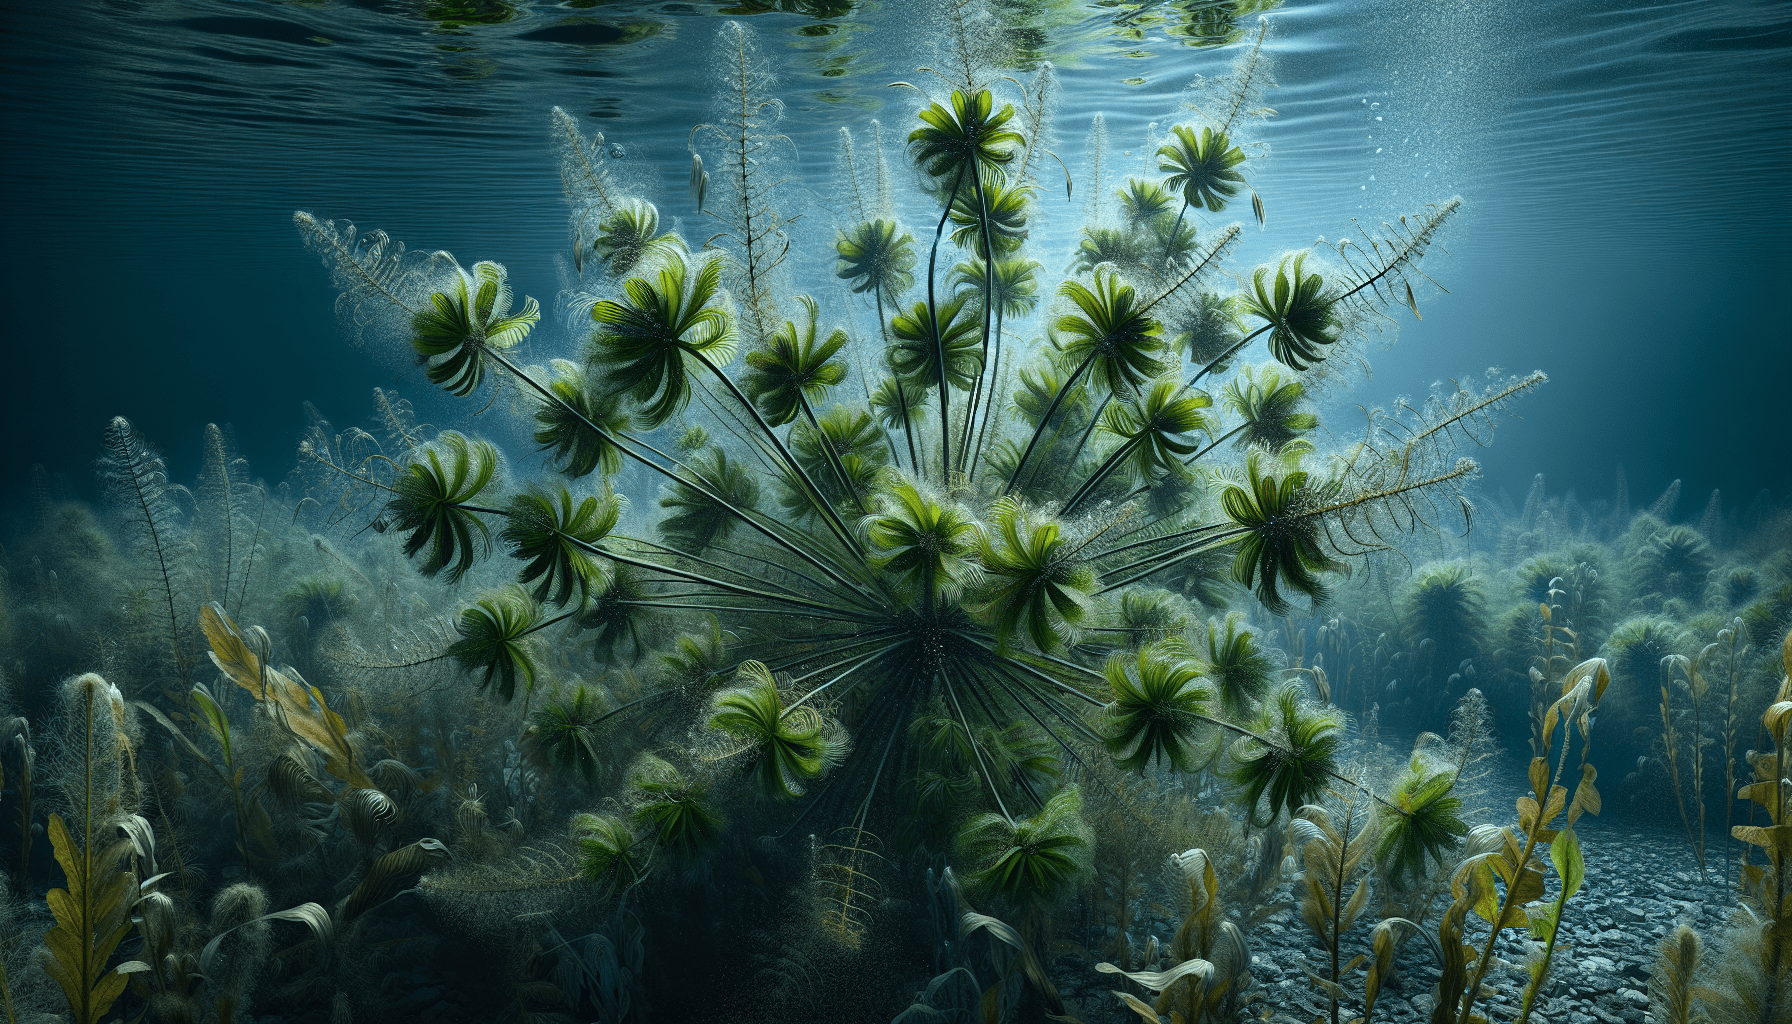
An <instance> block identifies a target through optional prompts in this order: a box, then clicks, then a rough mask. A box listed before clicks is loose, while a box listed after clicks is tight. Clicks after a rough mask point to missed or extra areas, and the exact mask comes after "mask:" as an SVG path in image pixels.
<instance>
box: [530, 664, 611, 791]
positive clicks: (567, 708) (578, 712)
mask: <svg viewBox="0 0 1792 1024" xmlns="http://www.w3.org/2000/svg"><path fill="white" fill-rule="evenodd" d="M604 710H605V708H604V701H603V699H602V698H601V697H600V696H599V695H598V692H597V691H596V690H593V689H592V688H591V687H589V686H586V685H585V684H584V683H579V684H578V685H577V686H574V687H573V688H572V691H571V692H570V693H561V694H557V695H555V696H553V697H549V698H548V699H547V701H545V702H544V703H543V704H542V706H541V707H540V708H539V709H537V710H536V712H535V713H534V715H533V716H531V718H530V721H529V728H528V730H527V731H526V732H525V733H524V734H523V742H524V744H525V745H526V746H527V747H528V748H529V751H530V753H531V754H533V755H534V756H535V757H536V758H537V759H539V760H540V761H541V763H542V764H544V765H546V766H547V767H549V768H551V769H553V770H555V771H558V772H565V773H569V774H572V775H575V776H577V777H578V778H580V779H583V780H584V782H585V784H586V785H592V784H594V783H595V782H596V781H597V774H598V772H599V770H601V769H602V768H603V766H604V764H605V762H606V760H607V758H606V757H605V756H604V751H603V741H602V739H601V738H600V737H599V736H598V733H597V730H596V729H595V728H594V727H595V726H596V724H597V722H598V720H599V719H600V718H601V717H602V715H603V713H604Z"/></svg>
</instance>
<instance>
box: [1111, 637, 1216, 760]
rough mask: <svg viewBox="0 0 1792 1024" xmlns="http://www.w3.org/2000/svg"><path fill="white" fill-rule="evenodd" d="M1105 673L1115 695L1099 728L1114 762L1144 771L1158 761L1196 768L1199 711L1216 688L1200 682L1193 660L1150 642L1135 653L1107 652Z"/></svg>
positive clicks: (1200, 724)
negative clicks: (1109, 653)
mask: <svg viewBox="0 0 1792 1024" xmlns="http://www.w3.org/2000/svg"><path fill="white" fill-rule="evenodd" d="M1129 660H1131V661H1133V665H1131V666H1129V665H1128V664H1127V663H1128V661H1129ZM1129 668H1130V671H1129ZM1105 674H1106V675H1107V679H1108V687H1109V689H1110V690H1112V692H1113V695H1114V699H1113V701H1112V702H1111V703H1109V704H1108V706H1107V708H1106V709H1105V710H1104V713H1103V716H1102V724H1101V734H1102V739H1103V740H1104V741H1105V742H1106V744H1107V748H1108V753H1109V754H1111V755H1113V757H1114V763H1115V764H1116V765H1118V766H1119V767H1120V769H1121V770H1122V771H1129V772H1140V773H1143V772H1144V771H1145V769H1146V768H1147V767H1149V766H1150V765H1151V764H1152V762H1154V761H1155V762H1167V763H1168V764H1169V765H1170V766H1171V767H1172V768H1174V769H1175V770H1177V771H1180V772H1192V771H1195V770H1197V769H1198V768H1199V766H1200V762H1201V760H1202V758H1201V756H1200V751H1199V749H1198V747H1199V743H1200V732H1201V729H1202V724H1203V723H1202V719H1201V717H1200V716H1201V715H1202V714H1203V713H1204V712H1205V710H1206V708H1207V702H1208V700H1209V699H1210V697H1211V696H1212V693H1211V691H1210V690H1209V689H1208V688H1207V687H1206V686H1204V685H1201V684H1200V683H1199V682H1198V680H1199V679H1200V669H1199V668H1198V667H1197V666H1196V665H1195V663H1194V662H1192V661H1188V660H1185V659H1183V658H1178V657H1175V656H1173V654H1172V653H1170V652H1167V651H1163V650H1157V649H1153V648H1151V647H1147V648H1145V649H1143V650H1141V651H1139V653H1138V655H1137V657H1136V659H1128V658H1127V657H1125V656H1123V655H1115V656H1114V657H1112V658H1109V659H1108V664H1107V669H1106V673H1105ZM1135 677H1136V678H1135Z"/></svg>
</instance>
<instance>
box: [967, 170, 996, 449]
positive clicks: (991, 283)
mask: <svg viewBox="0 0 1792 1024" xmlns="http://www.w3.org/2000/svg"><path fill="white" fill-rule="evenodd" d="M976 186H977V220H978V225H979V226H980V227H981V228H982V230H983V348H982V352H981V355H980V358H979V360H978V363H977V380H976V383H975V385H974V386H973V387H972V388H971V397H970V399H969V408H968V409H967V410H966V411H965V414H964V443H963V444H962V445H960V446H959V448H960V450H959V453H958V466H959V468H960V469H961V470H966V471H968V470H969V467H970V461H971V460H970V455H969V453H970V449H971V447H972V446H971V429H972V427H973V425H974V424H975V423H976V421H977V407H978V406H979V405H981V404H982V402H983V374H984V371H985V370H987V369H989V326H990V317H991V316H992V315H993V314H994V310H993V309H991V305H992V304H993V302H994V299H995V292H996V289H995V272H996V247H995V242H994V241H993V240H992V239H991V237H990V233H989V196H988V194H987V193H986V192H984V191H983V174H982V173H981V168H979V173H978V174H977V177H976Z"/></svg>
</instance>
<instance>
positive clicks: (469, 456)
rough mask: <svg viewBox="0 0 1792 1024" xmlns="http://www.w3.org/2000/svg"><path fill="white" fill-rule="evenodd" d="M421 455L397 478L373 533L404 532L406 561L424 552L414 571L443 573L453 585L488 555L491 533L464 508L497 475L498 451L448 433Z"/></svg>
mask: <svg viewBox="0 0 1792 1024" xmlns="http://www.w3.org/2000/svg"><path fill="white" fill-rule="evenodd" d="M422 456H423V457H422V459H421V460H420V461H416V462H412V463H411V464H410V465H409V466H407V467H405V470H404V471H403V472H402V473H400V474H398V479H397V480H395V481H394V482H393V484H392V497H391V499H390V500H389V501H387V503H386V507H385V510H384V511H383V512H382V513H381V515H380V518H379V519H378V520H377V521H375V523H374V528H375V529H376V530H379V531H380V532H385V531H386V530H390V529H397V530H401V531H403V532H404V533H405V534H407V536H406V538H405V543H404V553H405V555H406V557H414V556H415V555H416V554H417V553H418V552H419V551H424V550H425V549H427V551H428V554H427V555H425V557H424V559H423V564H422V565H420V566H418V567H417V568H418V571H419V572H421V573H422V574H423V575H425V576H434V575H436V574H438V573H445V574H446V575H445V578H446V579H447V581H448V582H450V583H453V582H456V581H458V580H459V579H460V578H461V577H462V576H464V575H466V572H467V570H469V569H471V568H472V567H473V563H474V562H476V561H478V560H479V559H480V558H483V557H484V556H485V555H486V553H487V552H489V551H490V550H491V531H490V530H489V529H488V528H487V527H486V525H485V523H484V521H482V520H481V519H480V518H479V515H478V513H476V512H474V511H472V510H470V509H468V508H465V507H464V506H465V505H467V504H468V503H470V502H471V501H473V499H475V498H477V497H478V496H479V493H480V492H481V491H483V490H485V487H486V485H487V484H489V483H491V481H492V477H493V476H494V475H495V474H496V473H497V471H498V449H497V448H495V447H493V445H492V444H491V442H489V441H474V440H469V439H468V438H467V437H466V436H465V435H463V434H460V433H457V432H455V431H452V430H449V431H444V432H443V433H442V434H441V436H440V437H438V438H436V440H435V442H434V443H433V444H431V445H429V446H428V447H425V448H423V449H422ZM443 456H446V457H447V459H446V462H444V459H443Z"/></svg>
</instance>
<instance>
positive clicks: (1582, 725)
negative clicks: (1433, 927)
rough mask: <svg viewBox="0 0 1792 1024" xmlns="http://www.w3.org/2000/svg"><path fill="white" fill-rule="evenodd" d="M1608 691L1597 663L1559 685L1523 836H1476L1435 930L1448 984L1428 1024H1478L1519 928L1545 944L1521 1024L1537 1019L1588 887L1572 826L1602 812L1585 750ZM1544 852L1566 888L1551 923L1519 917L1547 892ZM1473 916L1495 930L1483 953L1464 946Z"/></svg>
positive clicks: (1534, 964) (1547, 918) (1605, 671)
mask: <svg viewBox="0 0 1792 1024" xmlns="http://www.w3.org/2000/svg"><path fill="white" fill-rule="evenodd" d="M1611 682H1612V675H1611V672H1610V670H1609V668H1608V667H1607V665H1606V663H1605V662H1604V661H1603V660H1601V659H1598V658H1592V659H1589V660H1587V661H1583V662H1581V663H1580V664H1579V665H1576V666H1574V667H1573V668H1572V669H1570V670H1569V671H1568V672H1567V673H1566V674H1565V675H1564V676H1563V677H1562V681H1561V697H1559V698H1558V699H1557V700H1556V701H1555V702H1554V703H1553V704H1551V705H1550V707H1549V711H1548V712H1547V713H1546V714H1545V716H1544V728H1543V742H1544V747H1543V753H1541V754H1538V755H1536V756H1534V757H1532V758H1531V764H1530V772H1529V776H1530V778H1529V781H1530V787H1531V794H1530V795H1529V796H1521V797H1519V798H1518V800H1517V802H1516V807H1517V811H1518V825H1517V827H1513V826H1511V825H1506V826H1494V825H1488V826H1483V827H1482V828H1481V829H1479V830H1475V831H1473V832H1471V834H1470V836H1469V844H1468V846H1469V849H1468V850H1467V851H1466V852H1467V856H1465V857H1464V859H1463V860H1462V861H1461V863H1460V864H1459V865H1458V866H1457V867H1456V869H1455V873H1454V874H1453V876H1452V878H1451V884H1450V888H1451V894H1452V896H1453V902H1452V903H1451V904H1450V906H1449V909H1448V910H1446V911H1445V912H1444V916H1443V918H1442V920H1441V921H1439V922H1438V927H1437V940H1438V947H1439V949H1440V951H1441V954H1442V963H1441V965H1440V966H1441V967H1442V978H1441V979H1440V980H1439V982H1438V986H1437V989H1436V996H1437V1002H1436V1003H1435V1004H1434V1008H1433V1010H1432V1014H1431V1020H1432V1022H1433V1024H1449V1022H1451V1021H1454V1022H1455V1024H1471V1022H1472V1021H1473V1020H1475V1019H1476V1015H1475V1013H1474V1005H1475V1003H1476V1002H1477V1001H1478V1000H1479V999H1480V998H1481V995H1482V994H1483V991H1484V990H1483V988H1482V983H1483V982H1484V981H1485V980H1486V978H1487V975H1488V972H1489V971H1491V970H1492V969H1493V966H1494V964H1495V963H1496V962H1497V960H1496V958H1495V956H1494V947H1495V945H1496V944H1497V943H1498V942H1499V940H1500V937H1501V933H1502V932H1504V931H1505V930H1506V929H1507V928H1515V927H1529V928H1531V929H1532V930H1533V934H1534V935H1535V936H1536V937H1537V938H1539V939H1541V940H1543V942H1544V947H1543V951H1542V953H1541V954H1540V955H1538V956H1536V957H1534V958H1532V960H1530V961H1529V962H1528V963H1527V964H1526V968H1527V970H1528V971H1529V974H1530V979H1529V982H1528V983H1527V984H1526V986H1525V990H1524V1009H1523V1011H1522V1013H1521V1015H1520V1018H1519V1019H1520V1021H1524V1020H1527V1019H1528V1018H1529V1017H1530V1010H1531V1006H1532V1005H1533V1003H1534V1001H1535V999H1536V995H1537V992H1538V991H1539V989H1540V988H1541V987H1542V983H1543V980H1544V978H1545V977H1547V975H1548V972H1549V964H1550V960H1551V959H1552V958H1553V956H1554V954H1555V946H1556V939H1557V936H1558V935H1559V932H1560V927H1561V920H1562V915H1563V913H1564V911H1565V909H1566V905H1567V902H1568V900H1569V899H1570V898H1571V897H1572V896H1573V895H1574V892H1575V890H1577V889H1578V888H1579V886H1580V883H1581V880H1582V879H1584V877H1585V865H1584V861H1583V860H1582V856H1581V851H1580V843H1579V840H1578V839H1577V838H1576V837H1575V834H1574V824H1575V822H1576V821H1578V820H1579V819H1580V816H1581V815H1582V814H1587V813H1592V814H1598V813H1599V811H1600V808H1601V806H1602V801H1601V799H1600V796H1599V790H1598V789H1597V787H1596V786H1595V785H1594V780H1595V779H1596V778H1597V777H1598V772H1597V771H1596V770H1595V769H1594V768H1593V766H1592V764H1591V763H1590V762H1589V760H1588V747H1589V744H1590V743H1591V740H1592V730H1593V719H1594V713H1595V712H1596V711H1597V709H1598V707H1599V702H1600V700H1601V699H1602V698H1603V697H1604V695H1605V691H1606V688H1607V687H1608V686H1609V685H1610V684H1611ZM1558 728H1560V730H1561V743H1562V745H1561V748H1560V753H1559V754H1554V757H1555V764H1554V766H1553V767H1552V766H1551V764H1550V759H1551V755H1552V754H1553V753H1554V751H1555V747H1554V745H1553V740H1554V739H1555V736H1556V732H1557V729H1558ZM1576 734H1578V735H1579V736H1580V751H1581V764H1580V779H1579V780H1578V782H1577V783H1576V785H1575V788H1574V790H1573V792H1572V794H1571V793H1570V791H1569V790H1568V788H1567V787H1566V786H1563V785H1560V784H1559V782H1560V779H1561V777H1562V775H1563V773H1564V771H1565V769H1566V768H1567V765H1568V754H1569V751H1570V749H1571V748H1572V747H1573V745H1574V744H1573V740H1574V736H1575V735H1576ZM1558 821H1560V822H1561V825H1560V827H1558V826H1557V822H1558ZM1539 846H1544V847H1546V848H1547V849H1548V852H1549V861H1550V864H1551V865H1553V866H1554V867H1555V869H1556V872H1557V874H1558V876H1559V877H1560V878H1561V880H1562V889H1561V892H1560V894H1559V895H1558V896H1557V898H1556V900H1555V901H1553V903H1552V904H1551V905H1550V906H1549V908H1548V909H1547V912H1546V913H1545V914H1537V915H1534V916H1533V915H1531V914H1529V913H1526V912H1524V911H1521V910H1520V908H1521V907H1522V906H1524V905H1525V904H1527V903H1531V902H1533V901H1535V900H1537V899H1539V898H1541V897H1542V896H1543V894H1544V891H1545V888H1544V882H1545V870H1546V869H1545V867H1544V866H1543V864H1542V863H1541V861H1540V859H1539V858H1538V856H1537V854H1538V847H1539ZM1470 913H1474V914H1475V915H1476V916H1477V917H1479V918H1481V919H1482V920H1483V921H1485V922H1486V923H1487V925H1488V934H1487V940H1486V942H1485V944H1484V945H1483V946H1482V948H1481V949H1479V950H1476V949H1475V948H1474V947H1473V946H1470V945H1467V944H1466V943H1465V942H1464V941H1463V935H1464V931H1465V927H1466V923H1467V919H1468V915H1469V914H1470ZM1471 964H1472V965H1473V966H1472V969H1471V966H1470V965H1471Z"/></svg>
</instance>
